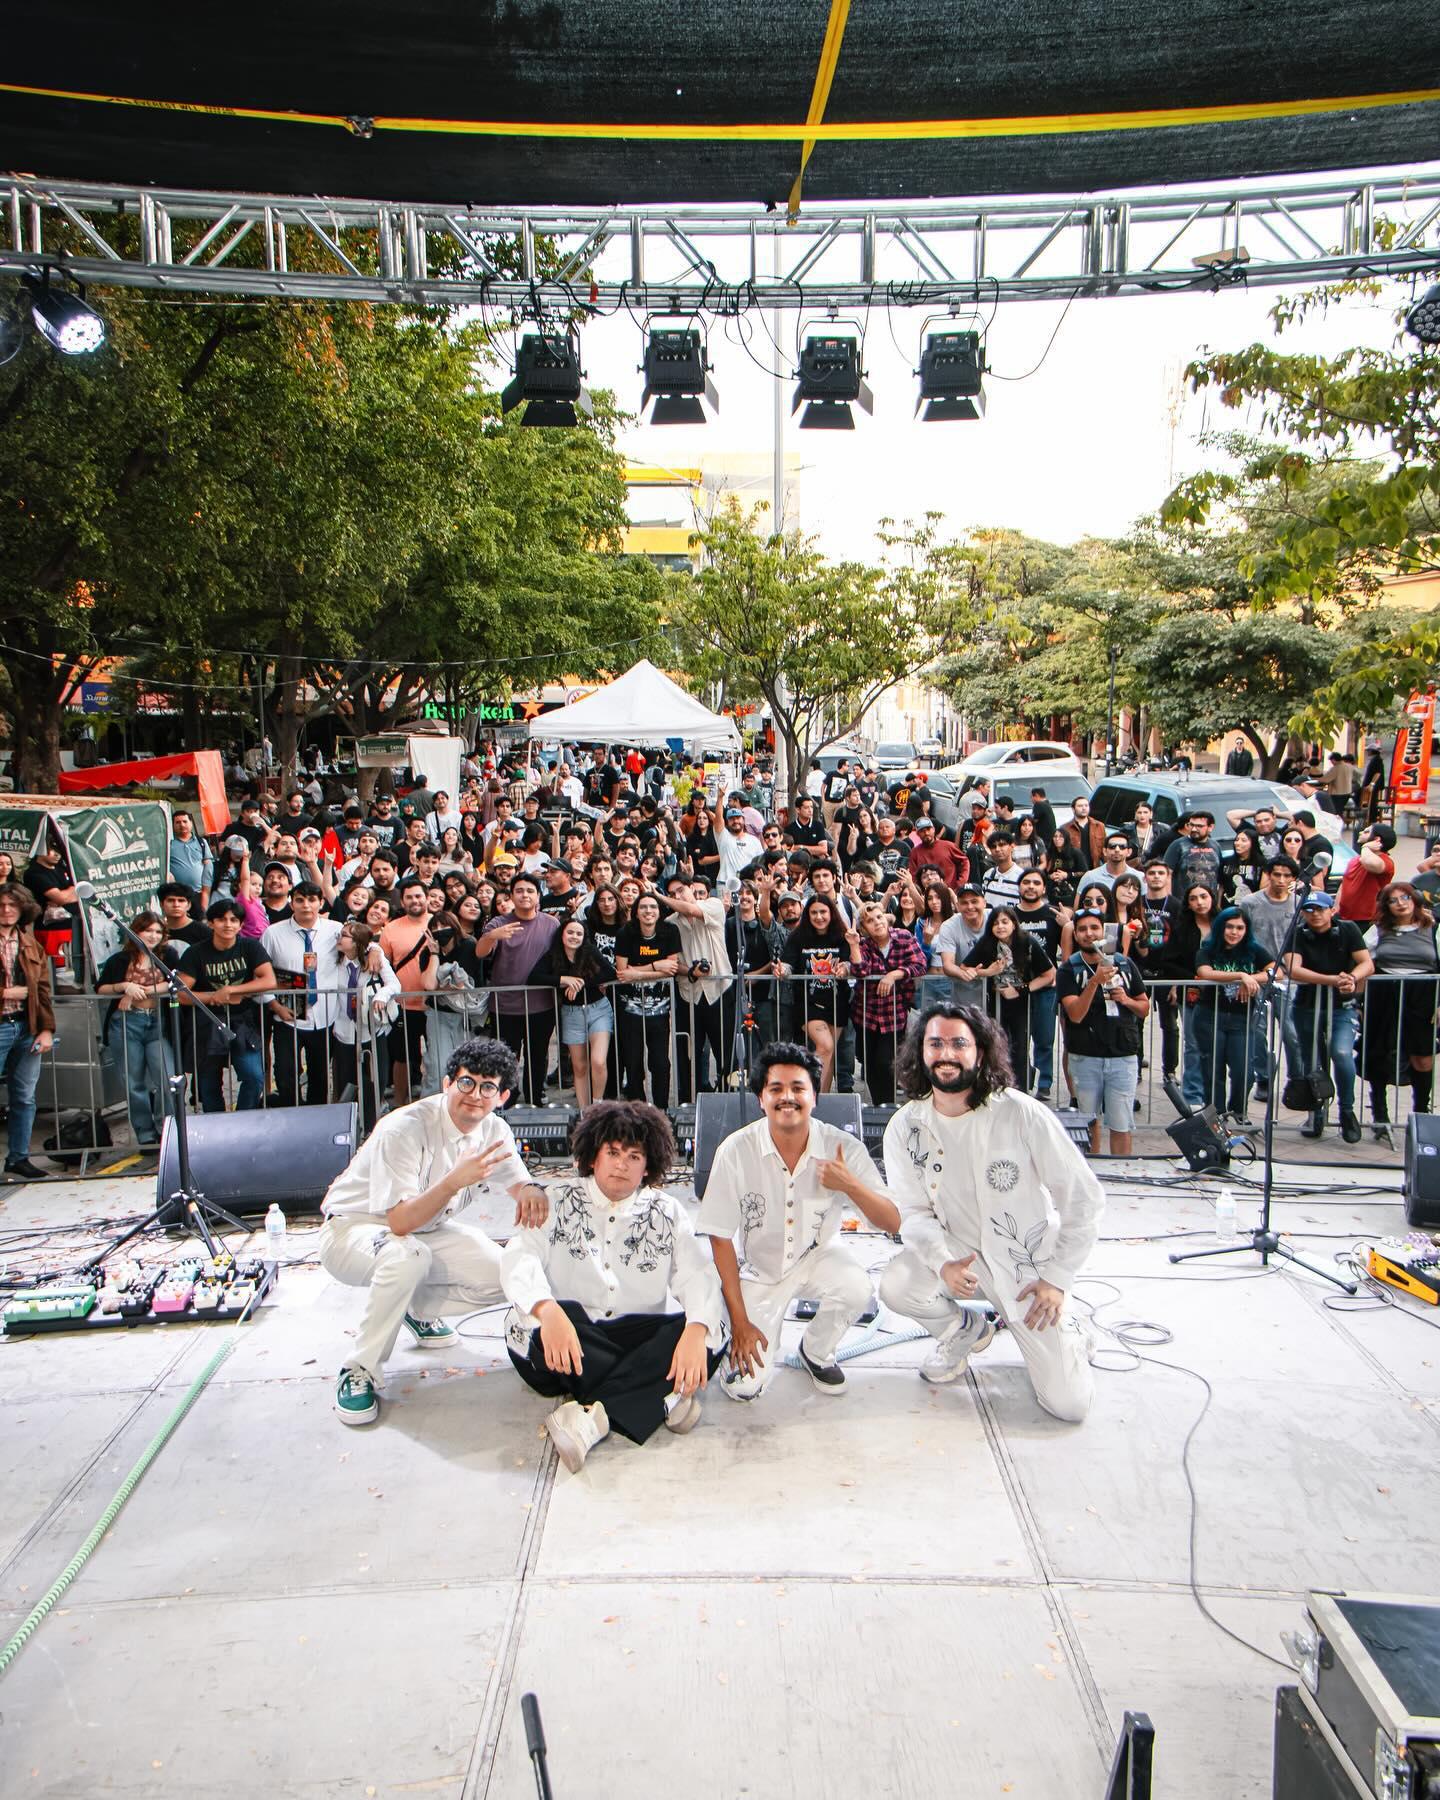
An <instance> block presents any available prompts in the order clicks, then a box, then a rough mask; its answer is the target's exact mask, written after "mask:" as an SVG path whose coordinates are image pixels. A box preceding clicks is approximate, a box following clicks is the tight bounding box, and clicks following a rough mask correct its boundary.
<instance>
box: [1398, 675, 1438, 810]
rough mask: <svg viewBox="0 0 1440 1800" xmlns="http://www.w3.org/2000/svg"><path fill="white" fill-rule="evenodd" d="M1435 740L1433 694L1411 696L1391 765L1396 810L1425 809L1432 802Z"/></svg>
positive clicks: (1407, 703)
mask: <svg viewBox="0 0 1440 1800" xmlns="http://www.w3.org/2000/svg"><path fill="white" fill-rule="evenodd" d="M1434 740H1435V695H1434V692H1433V690H1432V691H1430V692H1428V693H1424V694H1412V695H1411V696H1410V698H1409V699H1408V700H1407V701H1406V702H1405V721H1404V723H1403V724H1402V725H1401V727H1400V729H1399V731H1398V732H1397V733H1396V736H1395V754H1394V757H1393V758H1392V759H1391V763H1390V786H1391V788H1392V789H1393V790H1394V795H1395V804H1396V805H1397V806H1424V805H1425V803H1426V801H1427V799H1428V798H1429V794H1430V755H1431V749H1432V746H1433V744H1434Z"/></svg>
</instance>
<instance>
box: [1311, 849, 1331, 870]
mask: <svg viewBox="0 0 1440 1800" xmlns="http://www.w3.org/2000/svg"><path fill="white" fill-rule="evenodd" d="M1334 860H1335V858H1334V857H1333V856H1332V855H1331V854H1330V852H1329V851H1328V850H1317V851H1316V852H1315V854H1314V856H1312V857H1311V858H1310V861H1311V862H1312V863H1313V864H1314V866H1315V867H1316V868H1317V869H1328V868H1329V867H1330V865H1331V863H1333V862H1334Z"/></svg>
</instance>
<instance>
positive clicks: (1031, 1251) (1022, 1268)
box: [990, 1212, 1050, 1282]
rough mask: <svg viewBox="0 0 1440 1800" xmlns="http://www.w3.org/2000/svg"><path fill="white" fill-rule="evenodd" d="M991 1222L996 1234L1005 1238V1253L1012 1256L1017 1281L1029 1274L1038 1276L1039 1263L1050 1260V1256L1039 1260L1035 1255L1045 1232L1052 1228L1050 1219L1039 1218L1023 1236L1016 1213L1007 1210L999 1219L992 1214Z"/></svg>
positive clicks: (1011, 1260) (1042, 1241)
mask: <svg viewBox="0 0 1440 1800" xmlns="http://www.w3.org/2000/svg"><path fill="white" fill-rule="evenodd" d="M990 1223H991V1225H992V1226H994V1228H995V1235H996V1236H997V1237H998V1238H1002V1239H1004V1240H1005V1254H1006V1255H1007V1256H1008V1257H1009V1258H1010V1262H1011V1265H1012V1267H1013V1269H1014V1274H1015V1279H1016V1281H1017V1282H1018V1281H1020V1280H1021V1279H1022V1278H1023V1277H1025V1276H1027V1275H1033V1276H1035V1277H1037V1278H1038V1276H1039V1274H1040V1269H1039V1263H1045V1262H1049V1260H1050V1259H1049V1257H1048V1256H1042V1257H1040V1258H1039V1259H1038V1262H1037V1259H1036V1256H1035V1252H1036V1251H1037V1250H1038V1249H1039V1248H1040V1246H1041V1244H1042V1243H1044V1241H1045V1233H1046V1232H1047V1231H1048V1230H1049V1228H1050V1227H1049V1221H1048V1220H1046V1219H1041V1220H1039V1221H1038V1222H1037V1223H1036V1224H1034V1225H1032V1226H1031V1227H1030V1229H1029V1230H1028V1231H1027V1232H1026V1233H1025V1235H1024V1237H1023V1238H1022V1237H1021V1235H1020V1227H1019V1225H1018V1223H1017V1222H1016V1219H1015V1215H1014V1213H1008V1212H1007V1213H1006V1214H1005V1215H1004V1217H1003V1218H999V1219H997V1218H994V1217H993V1216H992V1218H991V1220H990Z"/></svg>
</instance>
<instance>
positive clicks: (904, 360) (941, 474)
mask: <svg viewBox="0 0 1440 1800" xmlns="http://www.w3.org/2000/svg"><path fill="white" fill-rule="evenodd" d="M1282 291H1283V290H1280V289H1275V288H1258V289H1256V290H1254V291H1253V292H1246V291H1244V290H1232V291H1228V292H1224V293H1206V294H1199V293H1197V294H1190V293H1186V294H1168V295H1163V296H1153V297H1151V296H1146V297H1135V298H1124V299H1082V300H1077V301H1075V303H1074V304H1073V305H1072V306H1071V307H1070V310H1069V314H1068V316H1067V317H1066V318H1065V320H1064V323H1063V325H1062V326H1061V327H1060V330H1059V333H1058V335H1057V337H1056V339H1055V342H1054V345H1053V347H1052V348H1051V350H1050V352H1049V355H1048V357H1047V358H1046V360H1045V362H1044V364H1043V366H1042V367H1041V368H1040V369H1039V371H1038V372H1037V373H1035V374H1033V375H1031V376H1029V378H1028V379H1026V380H1023V381H1018V382H1010V381H1001V380H998V379H994V378H993V377H992V378H991V379H989V380H988V381H987V401H988V408H989V410H988V412H987V415H986V417H985V418H984V419H983V420H980V421H978V422H967V423H963V424H944V425H940V424H932V425H925V424H922V423H921V422H920V421H918V420H915V419H913V418H912V414H913V411H914V405H915V394H916V387H917V383H916V381H915V378H914V375H913V374H912V370H913V368H914V367H915V366H916V364H917V363H918V360H919V359H918V354H917V345H918V340H919V333H920V327H921V323H922V318H923V316H924V315H923V313H922V312H920V311H919V310H918V309H913V310H912V309H895V310H894V311H892V313H891V315H890V322H891V325H893V329H894V336H895V338H897V339H898V340H899V345H900V348H899V349H897V347H896V344H895V342H894V341H893V340H892V336H891V331H890V329H888V328H887V325H886V321H885V318H884V316H883V315H882V313H881V312H880V310H879V309H878V308H877V309H876V310H875V312H873V313H872V315H871V322H870V329H869V335H868V338H867V342H866V352H865V364H866V369H867V374H868V379H869V383H870V387H871V389H872V390H873V392H874V395H875V414H874V417H873V418H867V417H866V416H865V415H864V414H862V413H859V412H858V411H857V412H856V415H855V416H856V429H855V430H854V431H853V432H827V431H807V432H801V431H798V430H796V428H795V422H794V421H793V420H792V419H791V417H790V414H789V401H790V388H789V384H788V383H787V384H786V394H785V404H786V435H785V448H786V450H787V452H796V451H798V452H799V453H800V455H801V457H802V461H803V465H804V473H803V476H802V482H801V511H802V518H803V525H804V528H805V529H806V530H807V531H808V532H813V533H815V534H816V535H817V536H818V538H819V540H820V544H821V547H822V548H823V549H824V550H825V552H826V553H827V554H829V555H831V556H835V557H840V556H857V557H864V558H867V559H868V558H870V557H872V556H873V555H875V554H876V552H877V550H878V545H877V544H876V542H875V538H874V531H875V526H876V523H877V521H878V520H879V519H881V518H882V517H884V516H886V515H887V514H888V515H889V516H891V517H893V518H897V519H903V518H906V517H914V518H918V517H919V516H920V515H921V514H923V513H924V512H926V511H929V510H933V511H937V512H940V513H943V514H944V515H945V517H946V520H947V521H948V525H949V527H950V529H951V530H952V531H953V532H954V533H956V534H959V533H960V532H962V531H964V530H965V529H966V528H968V527H971V526H975V525H1005V526H1013V527H1015V528H1017V529H1019V530H1022V531H1026V532H1029V533H1030V534H1032V535H1033V536H1036V537H1040V538H1048V539H1051V540H1053V541H1055V542H1062V543H1068V542H1073V541H1074V540H1075V539H1077V538H1080V537H1083V536H1087V535H1096V536H1117V535H1119V534H1121V533H1123V532H1124V531H1125V530H1126V529H1127V528H1128V526H1129V525H1130V524H1131V523H1132V521H1133V520H1134V519H1135V518H1136V517H1137V516H1138V515H1139V514H1141V513H1144V512H1147V511H1151V510H1153V509H1155V508H1156V507H1158V505H1159V504H1160V502H1161V501H1162V500H1163V498H1164V497H1165V495H1166V493H1167V492H1168V491H1169V489H1170V487H1171V486H1172V484H1173V480H1176V479H1179V478H1180V477H1181V476H1183V475H1185V474H1187V473H1189V472H1191V471H1192V470H1194V469H1196V468H1200V467H1203V466H1205V464H1206V461H1207V458H1206V456H1205V454H1204V453H1203V452H1202V451H1201V450H1200V449H1199V447H1198V446H1197V445H1196V443H1195V441H1194V440H1195V437H1196V435H1197V434H1198V433H1199V432H1200V431H1202V430H1204V429H1205V428H1206V426H1207V424H1208V425H1209V426H1210V427H1212V428H1215V427H1218V428H1220V429H1235V428H1238V427H1240V426H1241V425H1242V423H1243V422H1244V421H1243V419H1242V415H1240V414H1238V413H1232V412H1229V411H1228V410H1226V409H1223V408H1221V407H1220V406H1219V405H1218V403H1217V401H1216V400H1215V399H1214V397H1213V395H1212V396H1211V397H1210V398H1209V400H1208V402H1207V401H1205V400H1204V399H1203V398H1199V397H1196V396H1193V395H1187V396H1186V397H1185V399H1184V401H1183V403H1182V406H1181V408H1180V412H1179V417H1178V419H1176V420H1174V423H1173V425H1172V418H1173V415H1174V400H1175V396H1176V395H1177V394H1178V393H1179V391H1180V376H1181V372H1182V371H1183V369H1184V367H1185V365H1186V363H1187V362H1188V361H1189V360H1190V359H1191V358H1192V357H1194V356H1196V355H1197V354H1198V353H1200V352H1201V350H1202V349H1203V348H1205V347H1207V346H1208V347H1210V348H1212V349H1217V350H1218V349H1235V348H1239V347H1241V346H1244V345H1247V344H1250V343H1253V342H1255V341H1257V340H1262V339H1268V338H1270V337H1271V327H1270V325H1269V321H1268V317H1267V315H1268V312H1269V310H1270V308H1271V307H1272V306H1273V305H1274V304H1275V301H1276V299H1277V298H1278V296H1279V294H1280V293H1281V292H1282ZM1061 311H1062V305H1061V304H1058V303H1057V304H1054V305H1052V304H1049V303H1047V302H1033V301H1026V302H1015V303H1011V304H1007V305H1002V306H1001V307H1000V309H999V311H998V313H997V315H996V317H995V322H994V325H993V327H992V328H991V330H990V333H989V337H988V340H987V354H988V359H989V361H990V363H991V365H992V367H993V368H994V369H995V370H996V371H998V372H999V373H1000V374H1015V375H1023V374H1024V373H1025V372H1026V371H1027V370H1030V369H1032V368H1033V367H1034V365H1035V364H1036V363H1037V362H1039V361H1040V359H1041V356H1042V354H1043V353H1044V351H1045V346H1046V342H1047V340H1048V339H1049V337H1050V334H1051V333H1052V331H1054V330H1055V326H1056V323H1057V321H1058V320H1059V318H1060V315H1061ZM769 316H770V315H768V314H767V322H768V318H769ZM809 323H810V326H811V327H812V328H813V326H814V325H815V323H816V321H810V322H809ZM934 323H935V324H936V325H938V326H939V327H940V328H943V327H944V324H945V321H944V320H943V319H941V320H938V321H935V322H934ZM960 323H961V324H962V325H963V324H964V321H963V320H962V321H960ZM781 326H782V333H783V334H784V335H782V338H781V343H782V345H783V346H785V347H786V349H787V351H788V352H792V353H793V345H794V337H795V316H794V314H782V315H781ZM1393 341H1394V326H1393V323H1392V320H1391V316H1390V311H1389V310H1388V309H1387V308H1386V307H1384V306H1380V305H1377V304H1376V303H1374V302H1373V301H1369V300H1355V301H1351V302H1348V303H1347V304H1345V305H1344V306H1343V307H1339V308H1332V309H1331V311H1330V312H1329V313H1328V315H1324V316H1317V318H1316V319H1315V320H1314V321H1313V322H1312V323H1307V324H1306V325H1305V326H1304V327H1303V328H1292V329H1291V330H1289V331H1287V332H1286V334H1285V336H1284V338H1282V339H1281V340H1280V347H1281V348H1283V349H1290V350H1295V351H1303V352H1306V353H1309V354H1332V353H1334V352H1336V351H1338V350H1340V349H1343V348H1344V347H1346V346H1347V345H1350V344H1357V343H1365V344H1371V345H1374V346H1376V347H1389V346H1390V345H1391V344H1392V343H1393ZM640 345H641V338H640V332H639V330H638V328H637V325H636V323H635V321H634V320H633V319H631V318H629V317H627V316H626V315H625V314H624V313H621V314H620V315H618V316H617V317H614V318H607V319H604V320H598V321H594V322H592V323H590V324H587V325H586V327H585V329H584V332H583V336H582V354H583V361H584V366H585V369H586V375H587V380H588V382H589V384H590V386H591V387H592V388H597V387H608V388H613V389H614V390H615V391H616V392H617V393H618V394H619V396H620V397H621V400H622V403H623V404H626V405H628V406H630V407H632V408H637V409H638V406H639V398H640V389H641V386H642V378H641V376H640V375H639V374H638V373H637V367H638V364H639V362H640ZM753 347H754V349H755V351H756V354H757V355H758V356H760V357H761V358H762V359H765V358H767V357H768V353H769V348H768V343H767V341H766V340H765V339H764V338H763V336H760V335H758V334H757V337H756V339H755V340H754V344H753ZM902 352H903V353H902ZM710 355H711V361H712V364H713V365H714V379H715V381H716V384H717V386H718V388H719V390H720V401H721V407H720V414H719V417H718V419H715V420H712V421H711V422H710V423H709V424H707V425H706V426H704V427H690V426H669V427H663V428H657V427H654V426H639V427H637V428H635V429H633V430H631V431H630V432H628V433H627V434H626V436H625V438H624V440H623V443H622V449H623V450H624V452H625V454H626V455H627V457H629V458H630V459H631V460H632V461H635V462H643V463H657V464H662V465H668V466H670V467H677V466H678V467H687V466H691V465H694V464H696V463H698V462H699V460H700V459H701V457H702V456H703V455H704V454H705V453H706V452H707V451H708V452H712V453H722V452H739V451H748V452H757V453H762V454H768V453H769V451H770V446H771V442H772V399H771V396H772V392H773V382H772V380H771V379H770V378H769V377H768V376H767V375H765V374H764V373H762V371H761V370H760V369H759V368H758V367H757V366H756V365H755V363H754V362H752V361H751V359H750V358H749V356H747V355H746V353H745V351H744V349H742V348H741V346H740V345H738V344H737V343H734V342H731V341H729V340H728V339H727V338H726V337H725V336H724V335H723V334H722V332H721V331H720V330H719V328H718V327H712V330H711V334H710ZM1208 460H1213V458H1212V459H1208Z"/></svg>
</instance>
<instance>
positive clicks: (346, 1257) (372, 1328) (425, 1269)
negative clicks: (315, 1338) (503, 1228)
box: [320, 1213, 503, 1381]
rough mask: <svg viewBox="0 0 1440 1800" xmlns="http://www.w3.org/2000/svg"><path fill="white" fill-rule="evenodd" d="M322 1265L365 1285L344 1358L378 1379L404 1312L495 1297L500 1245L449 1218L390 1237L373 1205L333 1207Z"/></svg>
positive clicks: (433, 1313)
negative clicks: (367, 1209) (369, 1208)
mask: <svg viewBox="0 0 1440 1800" xmlns="http://www.w3.org/2000/svg"><path fill="white" fill-rule="evenodd" d="M320 1267H321V1268H322V1269H324V1271H325V1273H326V1274H327V1275H330V1276H332V1277H333V1278H334V1279H335V1280H336V1281H340V1282H343V1283H344V1284H345V1286H346V1287H359V1288H366V1289H368V1292H367V1294H366V1297H365V1312H364V1316H363V1317H362V1318H361V1321H360V1329H359V1331H358V1332H357V1333H356V1334H355V1348H354V1349H353V1350H352V1351H351V1352H350V1354H349V1356H347V1357H346V1359H345V1361H346V1363H347V1364H348V1365H349V1366H351V1367H354V1368H360V1369H363V1370H364V1371H365V1373H366V1374H367V1375H368V1376H369V1377H370V1378H371V1380H372V1381H378V1380H379V1379H380V1375H381V1373H382V1371H383V1370H384V1367H385V1364H386V1362H387V1361H388V1360H389V1357H390V1353H391V1351H393V1350H394V1348H395V1339H396V1338H397V1337H398V1336H399V1333H400V1327H401V1325H402V1323H403V1322H404V1318H405V1315H406V1313H407V1312H408V1313H411V1314H413V1316H414V1317H415V1318H417V1319H430V1320H434V1319H439V1318H441V1317H443V1315H444V1314H445V1313H447V1312H472V1311H473V1310H474V1309H475V1308H476V1307H477V1306H486V1305H488V1304H489V1303H490V1302H491V1301H495V1300H500V1299H502V1298H503V1295H502V1294H501V1292H500V1247H499V1245H498V1244H496V1243H495V1242H494V1241H493V1240H492V1239H490V1238H488V1237H487V1236H486V1235H485V1233H484V1232H483V1231H481V1230H479V1229H478V1228H477V1227H475V1226H473V1225H458V1224H456V1223H455V1221H454V1220H453V1219H447V1220H446V1221H445V1223H444V1224H441V1225H437V1226H436V1227H435V1229H434V1230H433V1231H417V1232H411V1233H410V1234H409V1235H408V1236H406V1237H396V1235H395V1233H394V1232H393V1231H391V1229H390V1227H389V1226H388V1225H387V1224H386V1223H385V1221H384V1219H383V1218H382V1217H381V1216H380V1215H379V1214H378V1213H338V1214H336V1215H335V1217H333V1218H330V1219H327V1220H326V1221H325V1224H324V1226H323V1228H322V1229H321V1232H320Z"/></svg>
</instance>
